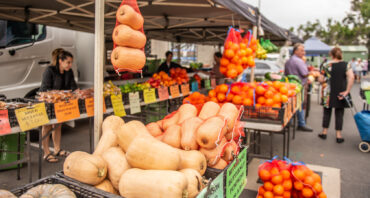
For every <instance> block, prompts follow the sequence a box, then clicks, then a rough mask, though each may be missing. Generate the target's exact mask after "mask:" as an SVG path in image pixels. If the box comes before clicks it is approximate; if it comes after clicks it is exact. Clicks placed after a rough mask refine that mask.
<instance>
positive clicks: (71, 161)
mask: <svg viewBox="0 0 370 198" xmlns="http://www.w3.org/2000/svg"><path fill="white" fill-rule="evenodd" d="M63 171H64V174H65V175H66V176H68V177H70V178H73V179H75V180H78V181H80V182H83V183H86V184H90V185H96V184H99V183H101V182H102V181H103V180H104V179H105V177H106V176H107V172H108V171H107V164H106V163H105V161H104V159H103V158H102V157H100V156H98V155H90V154H88V153H86V152H82V151H75V152H72V153H71V154H70V155H68V157H67V158H66V160H65V161H64V164H63Z"/></svg>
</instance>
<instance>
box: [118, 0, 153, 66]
mask: <svg viewBox="0 0 370 198" xmlns="http://www.w3.org/2000/svg"><path fill="white" fill-rule="evenodd" d="M116 18H117V25H116V27H115V28H114V30H113V34H112V38H113V42H114V44H115V45H116V47H115V48H114V49H113V51H112V54H111V62H112V64H113V66H115V67H116V68H118V69H123V70H128V71H132V72H135V71H139V70H141V69H142V68H143V67H144V65H145V61H146V57H145V53H144V51H143V48H144V46H145V43H146V36H145V34H144V33H143V31H142V29H143V24H144V18H143V16H141V14H139V13H138V12H136V11H135V10H134V9H133V8H132V7H131V6H129V5H122V6H120V7H119V8H118V10H117V13H116Z"/></svg>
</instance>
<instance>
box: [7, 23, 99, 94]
mask: <svg viewBox="0 0 370 198" xmlns="http://www.w3.org/2000/svg"><path fill="white" fill-rule="evenodd" d="M93 38H94V36H93V34H88V33H82V32H77V31H72V30H67V29H61V28H55V27H47V26H44V25H36V24H30V23H24V22H14V21H4V20H0V94H4V95H5V96H6V97H7V98H15V97H32V96H33V95H35V94H36V92H37V91H38V89H39V87H40V85H41V80H42V74H43V72H44V70H45V68H46V67H48V66H50V65H51V52H52V51H53V50H54V49H56V48H63V49H65V50H67V51H69V52H71V53H72V54H73V56H74V61H73V66H72V69H73V72H74V74H75V77H76V81H77V82H79V84H81V83H80V82H81V81H78V80H79V78H80V77H81V75H80V73H83V78H84V82H82V84H84V85H87V86H89V85H90V86H92V82H93V73H92V72H93V54H94V42H93ZM78 46H80V47H79V48H80V49H79V51H82V52H81V55H80V56H78V55H79V54H78V52H77V51H78V50H77V48H78ZM76 65H79V67H78V69H77V66H76ZM88 68H91V69H88Z"/></svg>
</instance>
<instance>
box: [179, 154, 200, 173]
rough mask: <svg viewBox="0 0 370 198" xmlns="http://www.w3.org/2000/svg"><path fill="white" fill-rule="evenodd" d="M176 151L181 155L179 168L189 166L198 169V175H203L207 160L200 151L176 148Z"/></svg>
mask: <svg viewBox="0 0 370 198" xmlns="http://www.w3.org/2000/svg"><path fill="white" fill-rule="evenodd" d="M178 152H179V153H180V157H181V162H180V167H179V169H186V168H191V169H194V170H196V171H198V173H199V174H200V175H204V173H205V172H206V169H207V160H206V157H205V156H204V155H203V154H202V153H201V152H200V151H196V150H191V151H184V150H181V149H178Z"/></svg>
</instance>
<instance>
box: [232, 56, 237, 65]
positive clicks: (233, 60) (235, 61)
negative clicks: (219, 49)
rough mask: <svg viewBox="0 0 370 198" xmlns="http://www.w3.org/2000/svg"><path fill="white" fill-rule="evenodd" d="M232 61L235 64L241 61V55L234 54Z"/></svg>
mask: <svg viewBox="0 0 370 198" xmlns="http://www.w3.org/2000/svg"><path fill="white" fill-rule="evenodd" d="M231 62H232V63H234V64H238V63H239V56H238V55H236V56H234V57H233V58H232V59H231Z"/></svg>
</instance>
